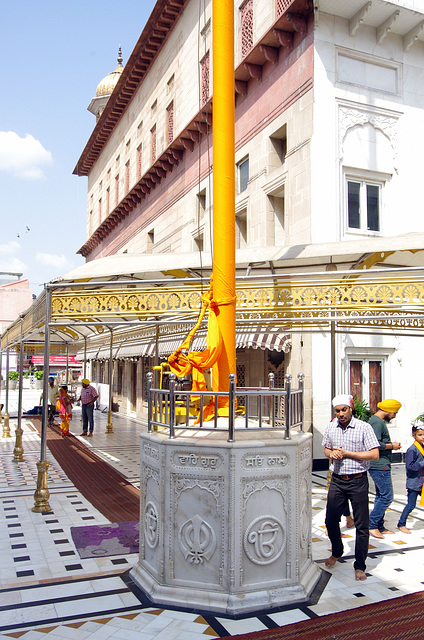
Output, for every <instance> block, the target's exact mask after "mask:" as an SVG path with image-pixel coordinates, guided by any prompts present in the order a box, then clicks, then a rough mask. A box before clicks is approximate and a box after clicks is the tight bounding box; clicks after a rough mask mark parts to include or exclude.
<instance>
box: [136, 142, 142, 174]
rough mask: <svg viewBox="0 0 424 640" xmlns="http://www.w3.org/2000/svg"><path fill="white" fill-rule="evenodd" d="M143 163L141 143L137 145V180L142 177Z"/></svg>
mask: <svg viewBox="0 0 424 640" xmlns="http://www.w3.org/2000/svg"><path fill="white" fill-rule="evenodd" d="M142 163H143V146H142V145H141V144H139V145H138V147H137V180H140V178H141V168H142Z"/></svg>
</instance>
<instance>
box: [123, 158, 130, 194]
mask: <svg viewBox="0 0 424 640" xmlns="http://www.w3.org/2000/svg"><path fill="white" fill-rule="evenodd" d="M129 190H130V161H129V160H128V162H126V163H125V188H124V191H125V193H126V194H127V193H128V191H129Z"/></svg>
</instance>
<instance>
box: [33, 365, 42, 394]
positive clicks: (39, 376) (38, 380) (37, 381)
mask: <svg viewBox="0 0 424 640" xmlns="http://www.w3.org/2000/svg"><path fill="white" fill-rule="evenodd" d="M34 378H35V388H36V389H42V388H43V378H44V371H43V370H42V369H40V371H34Z"/></svg>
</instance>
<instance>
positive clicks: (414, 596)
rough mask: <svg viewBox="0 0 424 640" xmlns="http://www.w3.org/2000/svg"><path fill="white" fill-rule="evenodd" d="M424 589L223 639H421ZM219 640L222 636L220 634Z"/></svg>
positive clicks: (423, 620) (423, 629)
mask: <svg viewBox="0 0 424 640" xmlns="http://www.w3.org/2000/svg"><path fill="white" fill-rule="evenodd" d="M423 611H424V593H423V592H419V593H411V594H408V595H406V596H402V597H400V598H393V599H392V600H385V601H384V602H378V603H376V604H369V605H365V606H363V607H357V608H355V609H349V610H348V611H342V612H340V613H333V614H332V615H328V616H322V617H320V618H313V619H312V620H305V621H304V622H297V623H296V624H290V625H288V626H287V627H278V628H277V629H269V630H266V631H257V632H255V633H245V634H243V635H237V636H225V640H229V639H230V638H231V640H235V639H237V640H423V638H424V626H423V623H424V614H423ZM221 640H224V639H223V638H222V639H221Z"/></svg>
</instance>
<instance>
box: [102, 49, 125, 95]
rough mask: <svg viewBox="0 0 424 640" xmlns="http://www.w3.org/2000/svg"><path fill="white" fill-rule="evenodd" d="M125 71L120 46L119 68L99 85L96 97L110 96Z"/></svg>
mask: <svg viewBox="0 0 424 640" xmlns="http://www.w3.org/2000/svg"><path fill="white" fill-rule="evenodd" d="M123 70H124V67H123V66H122V54H121V45H119V50H118V66H117V67H116V69H115V71H112V72H111V73H108V74H107V76H106V77H105V78H103V80H101V81H100V82H99V84H98V85H97V90H96V97H98V98H99V97H101V96H110V94H111V93H112V91H113V90H114V88H115V87H116V85H117V83H118V80H119V78H120V77H121V73H122V72H123Z"/></svg>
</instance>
